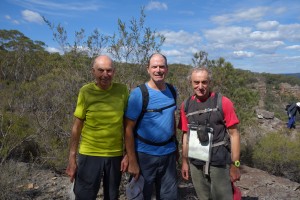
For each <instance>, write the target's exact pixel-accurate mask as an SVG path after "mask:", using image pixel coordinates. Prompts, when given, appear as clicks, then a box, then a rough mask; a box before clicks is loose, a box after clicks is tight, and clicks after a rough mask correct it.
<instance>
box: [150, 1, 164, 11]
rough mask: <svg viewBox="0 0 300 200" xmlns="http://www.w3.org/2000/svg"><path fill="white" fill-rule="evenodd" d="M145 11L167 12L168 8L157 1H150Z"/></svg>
mask: <svg viewBox="0 0 300 200" xmlns="http://www.w3.org/2000/svg"><path fill="white" fill-rule="evenodd" d="M145 9H146V10H168V6H167V4H165V3H161V2H159V1H150V2H149V3H148V5H147V6H146V7H145Z"/></svg>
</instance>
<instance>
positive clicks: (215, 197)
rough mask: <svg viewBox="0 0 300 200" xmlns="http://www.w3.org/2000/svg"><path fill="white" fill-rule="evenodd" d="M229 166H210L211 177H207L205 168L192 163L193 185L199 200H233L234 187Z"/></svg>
mask: <svg viewBox="0 0 300 200" xmlns="http://www.w3.org/2000/svg"><path fill="white" fill-rule="evenodd" d="M229 167H230V166H229V165H226V166H225V165H224V166H218V167H214V166H210V168H209V175H208V176H205V174H204V169H203V166H200V167H199V166H198V167H197V166H195V165H193V164H192V163H190V170H191V176H192V181H193V185H194V187H195V190H196V193H197V196H198V198H199V200H232V198H233V194H232V186H231V181H230V174H229Z"/></svg>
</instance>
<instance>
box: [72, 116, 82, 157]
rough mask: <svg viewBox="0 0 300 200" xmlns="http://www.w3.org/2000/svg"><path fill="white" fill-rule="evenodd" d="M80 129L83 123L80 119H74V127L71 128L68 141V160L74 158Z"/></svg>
mask: <svg viewBox="0 0 300 200" xmlns="http://www.w3.org/2000/svg"><path fill="white" fill-rule="evenodd" d="M82 127H83V121H82V120H80V119H75V121H74V125H73V127H72V133H71V139H70V154H69V159H75V158H76V154H77V151H78V146H79V140H80V135H81V130H82Z"/></svg>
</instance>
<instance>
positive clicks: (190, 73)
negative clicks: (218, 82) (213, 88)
mask: <svg viewBox="0 0 300 200" xmlns="http://www.w3.org/2000/svg"><path fill="white" fill-rule="evenodd" d="M201 71H206V72H207V73H208V80H209V81H211V80H212V72H211V70H210V69H209V68H207V67H204V66H201V67H193V68H192V69H190V71H189V74H188V76H187V79H188V81H190V82H191V81H192V74H193V73H194V72H201Z"/></svg>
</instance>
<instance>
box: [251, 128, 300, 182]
mask: <svg viewBox="0 0 300 200" xmlns="http://www.w3.org/2000/svg"><path fill="white" fill-rule="evenodd" d="M282 132H283V131H282ZM282 132H275V133H270V134H268V135H266V136H264V137H263V138H262V139H261V141H260V142H259V143H258V145H256V146H255V147H254V152H253V162H254V165H255V167H257V168H260V169H263V170H266V171H268V172H270V173H272V174H274V175H279V176H285V177H286V178H289V179H291V180H293V181H297V182H299V181H300V170H299V167H300V152H299V146H300V136H299V135H297V136H296V139H295V138H293V137H291V136H289V135H285V134H283V133H282Z"/></svg>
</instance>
